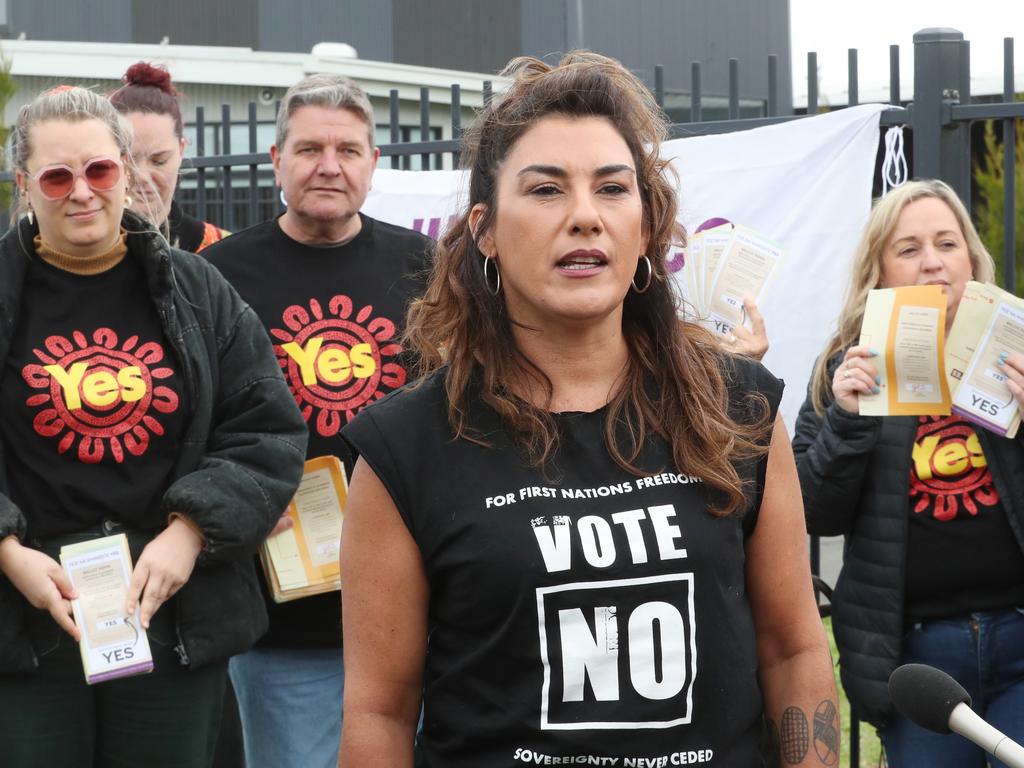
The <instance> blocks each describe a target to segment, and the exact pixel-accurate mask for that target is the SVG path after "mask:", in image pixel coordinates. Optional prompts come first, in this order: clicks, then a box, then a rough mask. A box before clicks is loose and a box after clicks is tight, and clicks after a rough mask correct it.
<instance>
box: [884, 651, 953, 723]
mask: <svg viewBox="0 0 1024 768" xmlns="http://www.w3.org/2000/svg"><path fill="white" fill-rule="evenodd" d="M889 698H891V699H892V703H893V704H895V705H896V709H898V710H899V711H900V714H902V715H903V716H904V717H906V718H909V719H910V720H912V721H914V722H915V723H917V724H918V725H920V726H921V727H922V728H927V729H928V730H929V731H935V732H936V733H949V732H950V731H949V716H950V715H951V714H953V710H954V709H956V707H957V705H958V704H966V705H967V706H970V705H971V696H970V694H969V693H967V691H965V690H964V687H963V686H962V685H960V683H958V682H957V681H956V680H954V679H953V678H952V677H950V676H949V675H947V674H946V673H945V672H943V671H942V670H940V669H936V668H935V667H929V666H928V665H927V664H904V665H903V666H902V667H897V668H896V669H895V670H894V671H893V673H892V674H891V675H890V676H889Z"/></svg>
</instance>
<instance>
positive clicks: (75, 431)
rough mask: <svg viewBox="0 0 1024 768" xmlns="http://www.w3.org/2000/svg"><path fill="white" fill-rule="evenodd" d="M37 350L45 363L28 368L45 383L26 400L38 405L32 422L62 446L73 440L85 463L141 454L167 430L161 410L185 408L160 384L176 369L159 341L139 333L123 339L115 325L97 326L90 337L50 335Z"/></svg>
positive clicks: (28, 375) (32, 378) (29, 379)
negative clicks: (141, 340)
mask: <svg viewBox="0 0 1024 768" xmlns="http://www.w3.org/2000/svg"><path fill="white" fill-rule="evenodd" d="M33 353H34V354H35V356H36V358H37V359H38V360H39V363H38V364H37V363H29V364H28V365H26V366H25V367H24V368H23V369H22V372H21V375H22V378H23V379H24V381H25V383H26V384H28V386H29V387H31V388H32V389H35V390H39V391H38V392H37V393H36V394H34V395H31V396H30V397H29V398H28V399H27V400H26V401H25V404H26V405H27V406H29V407H30V408H38V409H39V410H38V412H37V413H36V415H35V417H34V418H33V420H32V427H33V429H34V430H35V431H36V433H37V434H39V435H41V436H43V437H48V438H55V439H56V440H57V450H58V451H59V452H60V453H66V452H68V451H69V450H71V449H72V448H73V447H74V448H75V449H76V453H77V456H78V459H79V460H80V461H82V462H84V463H86V464H96V463H99V462H100V461H102V460H103V458H104V456H107V455H108V454H109V455H110V456H112V457H113V459H114V460H115V461H116V462H118V463H121V462H123V461H124V460H125V458H126V456H142V455H143V454H144V453H145V452H146V451H147V450H148V448H149V445H150V443H151V441H152V439H153V438H154V437H160V436H162V435H163V434H164V433H165V429H164V425H163V424H162V422H161V421H160V418H159V417H160V416H161V415H162V414H171V413H174V412H175V411H176V410H177V409H178V405H179V399H178V394H177V392H175V391H174V389H172V388H171V387H170V386H168V385H167V384H163V383H161V382H162V381H164V380H166V379H170V378H171V377H172V376H173V375H174V371H173V370H172V369H171V368H169V367H168V366H166V365H165V364H163V362H164V357H165V354H164V349H163V347H162V346H160V344H157V343H156V342H152V341H151V342H146V343H142V344H140V343H139V337H138V336H130V337H128V338H127V339H125V340H124V341H123V342H121V341H120V340H119V339H118V335H117V333H116V332H115V331H113V330H111V329H110V328H98V329H97V330H95V331H93V333H92V335H91V336H87V335H86V334H85V333H83V332H81V331H74V332H73V333H72V334H71V338H66V337H64V336H56V335H54V336H50V337H48V338H47V339H46V340H45V342H44V343H43V348H42V349H34V350H33Z"/></svg>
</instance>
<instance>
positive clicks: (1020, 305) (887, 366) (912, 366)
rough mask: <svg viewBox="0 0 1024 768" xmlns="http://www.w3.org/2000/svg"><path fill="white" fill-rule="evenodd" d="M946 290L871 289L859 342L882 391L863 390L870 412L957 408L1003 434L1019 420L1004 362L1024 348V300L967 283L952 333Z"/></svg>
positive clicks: (932, 412) (935, 412) (933, 412)
mask: <svg viewBox="0 0 1024 768" xmlns="http://www.w3.org/2000/svg"><path fill="white" fill-rule="evenodd" d="M945 324H946V295H945V294H944V293H943V289H942V288H941V287H940V286H937V285H924V286H910V287H904V288H885V289H878V290H874V291H871V293H870V294H868V301H867V304H866V306H865V309H864V321H863V324H862V326H861V335H860V343H861V344H862V345H864V346H868V347H871V348H873V349H875V350H877V351H878V352H879V355H878V357H874V358H872V359H871V362H872V364H873V365H874V366H875V368H876V369H877V371H878V377H879V385H878V388H879V392H878V393H877V394H873V395H861V396H860V413H861V414H862V415H865V416H898V415H903V416H948V415H949V414H950V413H956V414H958V415H960V416H962V417H963V418H965V419H967V420H969V421H971V422H974V423H975V424H977V425H979V426H982V427H985V428H986V429H989V430H991V431H993V432H995V433H997V434H999V435H1004V436H1005V437H1013V436H1014V435H1016V434H1017V429H1018V427H1019V426H1020V422H1021V414H1020V409H1019V407H1018V406H1017V400H1016V399H1015V398H1014V397H1013V395H1012V394H1011V392H1010V389H1009V387H1008V386H1007V384H1006V374H1005V373H1004V372H1003V371H1002V366H1000V365H999V363H1000V361H1001V356H1002V355H1003V354H1004V353H1010V352H1017V353H1020V354H1024V300H1022V299H1019V298H1017V297H1016V296H1014V295H1013V294H1010V293H1007V292H1006V291H1004V290H1002V289H1001V288H998V287H996V286H994V285H990V284H987V283H978V282H974V281H971V282H969V283H968V284H967V287H966V288H965V290H964V294H963V297H962V298H961V299H960V305H959V307H958V308H957V313H956V317H955V319H954V320H953V325H952V327H951V328H950V330H949V334H948V335H947V334H945V333H944V329H945Z"/></svg>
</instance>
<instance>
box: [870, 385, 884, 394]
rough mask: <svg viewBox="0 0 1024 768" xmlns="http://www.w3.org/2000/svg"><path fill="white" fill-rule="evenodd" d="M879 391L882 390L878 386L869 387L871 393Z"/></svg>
mask: <svg viewBox="0 0 1024 768" xmlns="http://www.w3.org/2000/svg"><path fill="white" fill-rule="evenodd" d="M881 391H882V390H880V389H879V388H878V387H872V388H871V394H873V395H877V394H878V393H879V392H881Z"/></svg>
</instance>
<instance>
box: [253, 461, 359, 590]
mask: <svg viewBox="0 0 1024 768" xmlns="http://www.w3.org/2000/svg"><path fill="white" fill-rule="evenodd" d="M347 495H348V483H347V481H346V479H345V470H344V468H343V467H342V465H341V462H340V461H339V460H338V459H337V457H335V456H320V457H318V458H315V459H310V460H309V461H307V462H306V469H305V472H304V473H303V475H302V482H301V483H300V484H299V489H298V491H296V493H295V498H294V499H293V500H292V503H291V504H289V505H288V509H287V511H286V514H287V515H288V516H289V517H291V519H292V527H291V528H289V529H287V530H284V531H282V532H281V533H278V534H277V535H275V536H271V537H270V538H269V539H267V540H266V542H264V544H263V546H262V547H261V548H260V563H261V564H262V565H263V570H264V572H265V573H266V576H267V583H268V584H269V585H270V590H271V593H272V594H273V597H274V601H275V602H278V603H284V602H287V601H289V600H295V599H297V598H300V597H308V596H309V595H318V594H320V593H322V592H332V591H336V590H339V589H341V573H340V570H341V569H340V566H339V563H338V555H339V552H340V551H341V524H342V519H343V510H344V508H345V499H346V497H347Z"/></svg>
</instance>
